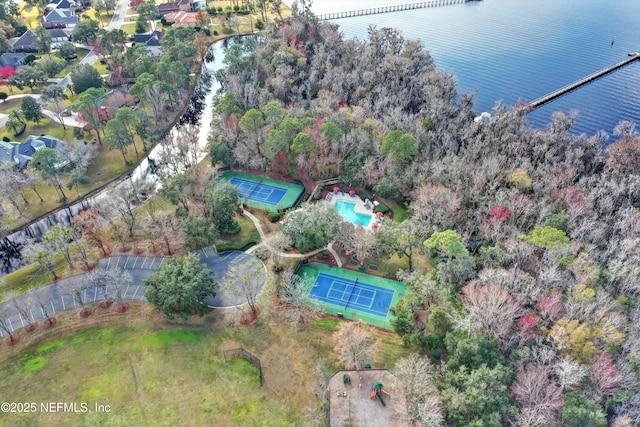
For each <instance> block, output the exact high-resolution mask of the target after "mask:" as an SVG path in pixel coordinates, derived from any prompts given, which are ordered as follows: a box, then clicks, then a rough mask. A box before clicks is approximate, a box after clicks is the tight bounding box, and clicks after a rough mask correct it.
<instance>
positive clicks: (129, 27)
mask: <svg viewBox="0 0 640 427" xmlns="http://www.w3.org/2000/svg"><path fill="white" fill-rule="evenodd" d="M120 29H121V30H122V31H124V32H125V33H127V34H135V33H136V24H135V22H134V23H131V24H122V25H121V26H120Z"/></svg>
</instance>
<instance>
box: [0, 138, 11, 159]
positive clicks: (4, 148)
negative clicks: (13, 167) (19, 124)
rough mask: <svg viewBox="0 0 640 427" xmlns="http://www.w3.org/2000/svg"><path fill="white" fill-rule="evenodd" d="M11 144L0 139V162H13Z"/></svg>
mask: <svg viewBox="0 0 640 427" xmlns="http://www.w3.org/2000/svg"><path fill="white" fill-rule="evenodd" d="M13 147H14V145H13V144H9V143H8V142H5V141H0V164H2V163H5V162H13V161H14V160H13Z"/></svg>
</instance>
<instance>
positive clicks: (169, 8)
mask: <svg viewBox="0 0 640 427" xmlns="http://www.w3.org/2000/svg"><path fill="white" fill-rule="evenodd" d="M158 12H160V14H162V15H166V14H167V13H171V12H180V8H179V7H178V5H177V4H176V2H173V1H172V2H171V3H162V4H159V5H158Z"/></svg>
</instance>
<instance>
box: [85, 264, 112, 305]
mask: <svg viewBox="0 0 640 427" xmlns="http://www.w3.org/2000/svg"><path fill="white" fill-rule="evenodd" d="M119 271H120V270H119V269H109V270H106V269H101V268H96V269H94V270H91V271H90V272H89V273H87V275H86V276H85V277H86V284H87V287H95V288H98V290H100V293H101V294H102V299H103V304H102V306H103V307H108V306H109V305H110V303H111V301H112V298H111V297H110V295H109V293H108V288H109V285H114V284H115V283H114V282H115V281H114V276H115V275H117V274H119Z"/></svg>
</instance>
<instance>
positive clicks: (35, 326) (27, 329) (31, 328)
mask: <svg viewBox="0 0 640 427" xmlns="http://www.w3.org/2000/svg"><path fill="white" fill-rule="evenodd" d="M37 329H38V322H35V323H31V324H30V325H27V326H25V327H24V330H25V332H28V333H32V332H35V331H36V330H37Z"/></svg>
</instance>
